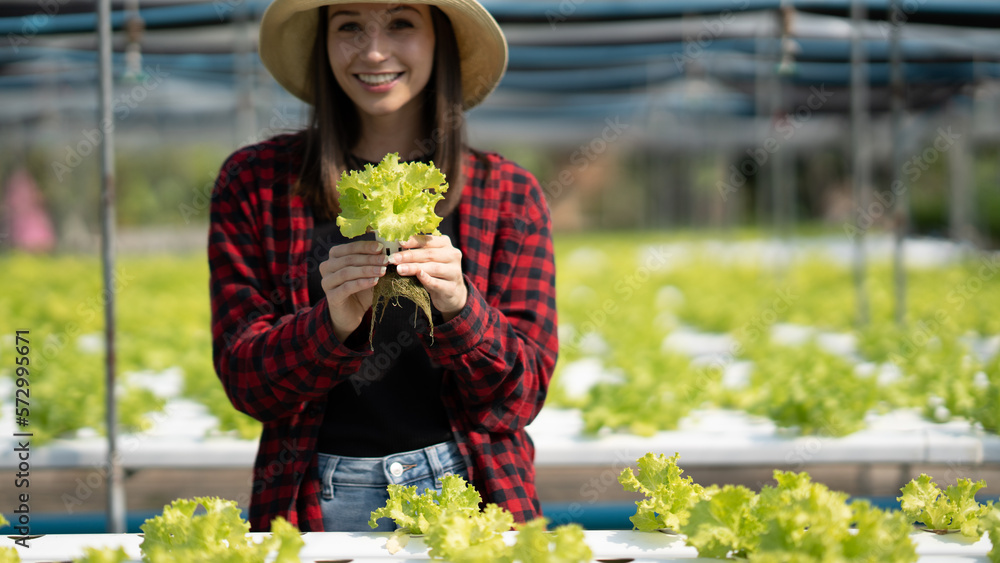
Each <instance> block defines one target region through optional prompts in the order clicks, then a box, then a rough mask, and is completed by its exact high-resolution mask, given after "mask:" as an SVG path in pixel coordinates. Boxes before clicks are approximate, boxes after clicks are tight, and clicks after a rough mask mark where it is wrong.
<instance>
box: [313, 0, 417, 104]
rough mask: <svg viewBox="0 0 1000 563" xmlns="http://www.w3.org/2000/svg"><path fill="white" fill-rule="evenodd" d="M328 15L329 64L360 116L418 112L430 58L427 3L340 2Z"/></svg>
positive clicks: (331, 7)
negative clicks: (401, 111)
mask: <svg viewBox="0 0 1000 563" xmlns="http://www.w3.org/2000/svg"><path fill="white" fill-rule="evenodd" d="M326 17H327V18H329V26H328V32H327V42H326V45H327V46H326V48H327V54H328V56H329V59H330V68H331V70H332V71H333V76H334V77H335V78H336V79H337V83H338V84H340V87H341V88H342V89H343V90H344V92H345V93H346V94H347V96H348V97H349V98H350V99H351V101H353V102H354V105H355V106H356V107H357V109H358V112H359V113H360V114H361V115H362V118H364V117H365V116H368V117H380V116H388V115H392V114H394V113H396V112H398V111H400V110H403V111H405V112H412V113H413V114H414V115H416V114H417V112H418V111H419V106H420V93H421V92H423V90H424V88H425V87H426V86H427V82H428V80H429V79H430V76H431V69H432V67H433V64H434V27H433V24H432V22H431V15H430V8H429V7H428V6H426V5H398V4H339V5H335V6H329V7H328V8H327V12H326Z"/></svg>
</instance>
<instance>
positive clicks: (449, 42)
mask: <svg viewBox="0 0 1000 563" xmlns="http://www.w3.org/2000/svg"><path fill="white" fill-rule="evenodd" d="M319 10H320V17H319V18H318V19H319V23H318V25H317V28H316V41H315V42H314V44H313V51H312V56H311V57H310V58H311V60H310V63H309V64H310V66H311V67H312V81H313V88H312V91H313V104H312V111H311V114H310V124H309V126H308V127H307V128H306V129H305V130H304V131H303V139H304V143H305V147H304V149H303V156H302V169H301V170H300V172H299V180H298V182H297V183H296V184H295V187H294V193H296V194H299V195H301V196H302V197H303V199H305V201H306V203H308V204H309V205H311V206H312V207H313V209H315V210H316V211H317V215H318V216H319V217H321V218H325V219H331V218H333V217H336V216H337V214H338V213H339V212H340V208H339V206H338V205H337V188H336V186H337V182H338V181H339V180H340V174H341V172H342V171H344V170H345V169H349V168H352V166H350V165H351V164H352V163H351V160H353V159H352V157H351V154H350V151H351V148H352V147H353V146H354V145H355V144H356V143H357V142H358V139H359V138H360V136H361V122H360V119H359V117H358V113H357V109H356V108H355V107H354V102H352V101H351V99H350V98H349V97H348V96H347V94H345V93H344V90H343V89H342V88H341V87H340V84H338V83H337V79H336V78H334V76H333V71H332V70H330V61H329V57H328V55H327V49H326V38H327V26H328V25H329V24H328V23H327V22H328V20H327V18H326V17H325V13H324V8H319ZM431 21H432V23H433V26H434V37H435V40H434V66H433V70H432V71H431V76H430V79H429V80H428V82H427V86H426V87H425V88H424V92H423V96H424V101H423V102H424V108H425V111H424V112H423V115H424V123H423V129H424V133H423V135H422V138H421V139H417V140H416V141H415V146H414V148H413V151H411V153H410V154H401V155H399V156H400V159H401V160H412V159H416V158H421V157H424V156H426V155H429V156H430V157H431V160H433V161H434V163H435V165H436V166H437V167H438V168H440V169H441V171H442V172H444V175H445V178H447V180H448V191H447V192H445V197H444V199H443V200H441V201H440V202H438V204H437V209H436V211H437V213H438V214H439V215H441V216H445V215H447V214H449V213H451V212H452V211H453V210H454V209H455V208H456V207H457V206H458V202H459V200H460V199H461V195H462V186H463V178H462V157H463V154H464V147H465V117H464V114H463V112H462V76H461V66H460V61H459V55H458V43H457V41H456V40H455V32H454V30H453V29H452V26H451V21H450V20H449V19H448V16H446V15H445V14H444V12H442V11H441V10H440V9H438V8H437V7H435V6H431ZM427 108H433V111H427Z"/></svg>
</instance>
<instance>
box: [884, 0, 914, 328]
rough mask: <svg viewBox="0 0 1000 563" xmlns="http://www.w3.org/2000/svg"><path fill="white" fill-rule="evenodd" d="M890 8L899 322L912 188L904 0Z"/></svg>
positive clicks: (903, 298)
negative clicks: (907, 176)
mask: <svg viewBox="0 0 1000 563" xmlns="http://www.w3.org/2000/svg"><path fill="white" fill-rule="evenodd" d="M890 1H891V4H890V9H889V25H890V27H889V81H890V87H891V89H892V183H891V184H889V189H890V192H891V193H892V194H893V196H895V203H894V204H893V210H892V211H893V226H894V227H895V231H896V233H895V245H894V248H893V257H892V258H893V259H892V266H893V273H894V281H895V286H896V324H898V325H903V324H904V323H905V322H906V265H905V263H904V241H905V238H906V233H907V231H908V230H909V227H910V196H909V189H908V188H907V186H906V184H905V183H904V181H903V174H902V173H901V170H900V168H901V167H902V166H903V158H904V156H903V143H904V142H905V141H904V138H903V111H904V109H905V108H904V105H905V102H906V100H905V99H904V95H903V94H904V92H903V51H902V49H901V48H900V44H899V36H900V33H901V31H902V29H901V28H902V27H903V9H902V7H901V6H900V0H890Z"/></svg>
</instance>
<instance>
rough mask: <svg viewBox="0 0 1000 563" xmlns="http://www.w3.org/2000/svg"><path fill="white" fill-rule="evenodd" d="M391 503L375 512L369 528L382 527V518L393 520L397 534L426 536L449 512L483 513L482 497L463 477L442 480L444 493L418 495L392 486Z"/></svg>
mask: <svg viewBox="0 0 1000 563" xmlns="http://www.w3.org/2000/svg"><path fill="white" fill-rule="evenodd" d="M387 490H388V492H389V500H387V501H386V503H385V506H383V507H381V508H379V509H376V510H374V511H372V513H371V516H370V517H369V518H368V525H369V526H371V527H372V528H376V527H378V520H379V519H380V518H390V519H392V521H393V522H395V524H396V528H397V531H399V532H401V533H404V534H426V533H427V530H428V529H430V526H431V524H432V523H433V522H434V520H436V519H437V518H439V517H440V516H441V514H442V513H444V512H445V511H448V512H453V513H462V514H473V513H476V512H479V503H481V502H482V497H481V496H480V495H479V491H477V490H476V488H475V487H473V486H472V485H471V484H469V483H466V482H465V479H463V478H462V477H461V476H460V475H447V476H445V477H442V478H441V490H440V491H437V490H431V489H426V490H425V491H424V492H423V493H418V492H417V487H415V486H410V487H406V486H403V485H395V484H393V485H389V486H388V487H387Z"/></svg>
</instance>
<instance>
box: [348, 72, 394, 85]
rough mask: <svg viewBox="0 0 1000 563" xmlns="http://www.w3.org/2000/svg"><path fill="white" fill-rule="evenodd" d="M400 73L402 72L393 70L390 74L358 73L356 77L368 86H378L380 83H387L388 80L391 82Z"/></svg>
mask: <svg viewBox="0 0 1000 563" xmlns="http://www.w3.org/2000/svg"><path fill="white" fill-rule="evenodd" d="M402 74H403V73H402V72H395V73H392V74H359V75H358V78H360V79H361V81H362V82H364V83H365V84H368V85H369V86H379V85H381V84H388V83H389V82H392V81H393V80H395V79H397V78H399V77H400V76H401V75H402Z"/></svg>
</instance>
